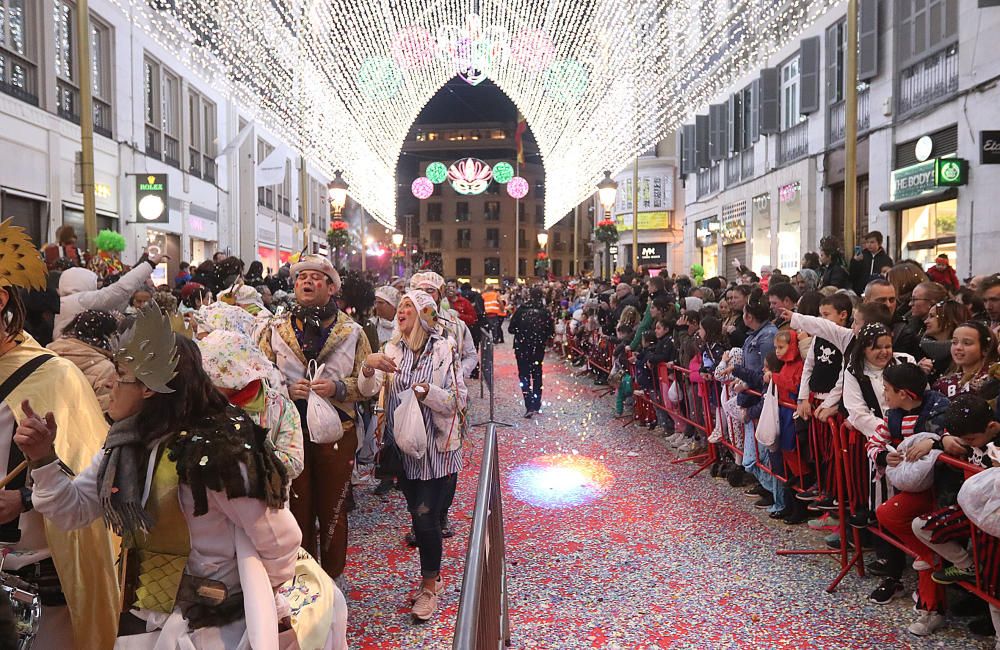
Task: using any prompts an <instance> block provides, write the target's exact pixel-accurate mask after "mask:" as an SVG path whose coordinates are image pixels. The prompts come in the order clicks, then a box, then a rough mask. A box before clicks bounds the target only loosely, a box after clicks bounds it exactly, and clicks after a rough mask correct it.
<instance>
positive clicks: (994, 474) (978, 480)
mask: <svg viewBox="0 0 1000 650" xmlns="http://www.w3.org/2000/svg"><path fill="white" fill-rule="evenodd" d="M958 505H959V506H961V508H962V512H964V513H965V516H966V517H968V518H969V520H970V521H971V522H972V523H974V524H975V525H976V526H977V527H978V528H979V529H980V530H981V531H983V532H984V533H986V534H987V535H992V536H993V537H1000V467H992V468H990V469H984V470H983V471H981V472H979V473H978V474H976V475H975V476H971V477H969V479H968V480H967V481H966V482H965V483H963V484H962V489H961V490H959V491H958Z"/></svg>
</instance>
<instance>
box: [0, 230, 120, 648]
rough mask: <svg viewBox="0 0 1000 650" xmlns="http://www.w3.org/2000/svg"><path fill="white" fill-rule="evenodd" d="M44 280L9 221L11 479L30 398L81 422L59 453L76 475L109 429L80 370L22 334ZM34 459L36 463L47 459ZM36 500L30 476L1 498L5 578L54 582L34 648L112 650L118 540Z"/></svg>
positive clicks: (4, 262) (5, 272) (5, 244)
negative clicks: (29, 296) (30, 296)
mask: <svg viewBox="0 0 1000 650" xmlns="http://www.w3.org/2000/svg"><path fill="white" fill-rule="evenodd" d="M75 270H79V271H85V269H75ZM45 282H46V268H45V263H44V262H43V261H42V258H41V257H40V255H39V253H38V251H37V250H36V249H35V247H34V246H32V244H31V241H30V240H29V239H28V237H27V235H26V234H25V233H24V231H23V230H22V229H21V228H18V227H16V226H13V225H11V223H10V221H6V222H4V223H3V224H0V330H2V331H0V383H6V382H13V386H12V387H11V389H10V391H9V392H7V394H6V395H3V396H2V402H0V421H4V422H6V423H7V424H5V425H4V426H0V436H5V437H6V439H7V442H6V443H5V444H4V445H2V446H3V448H4V449H7V451H5V452H4V456H3V457H0V464H2V465H3V466H5V467H6V468H7V469H6V471H5V472H12V473H13V470H16V469H17V468H18V466H19V463H20V462H21V460H22V459H24V458H25V455H22V454H21V452H20V451H19V450H18V448H17V447H16V446H14V445H13V444H12V441H11V437H12V434H13V431H14V425H16V424H18V423H21V422H23V421H24V420H25V419H26V418H27V417H28V416H29V415H30V413H29V412H28V411H26V410H25V409H24V407H23V404H25V403H27V402H29V401H30V402H31V404H33V405H34V407H35V408H36V409H37V410H38V412H39V413H43V414H46V418H47V419H48V420H49V421H52V422H58V423H59V424H61V425H63V426H70V425H72V427H73V432H72V434H71V435H63V436H60V437H59V439H58V440H56V441H55V452H56V453H58V455H59V458H60V459H61V460H62V463H63V466H64V467H65V468H67V469H69V470H72V471H74V472H80V471H83V469H84V468H86V467H87V465H88V464H89V463H90V461H91V459H92V458H93V457H94V455H95V454H96V453H98V452H99V450H100V449H101V443H102V442H103V441H104V436H105V433H106V432H107V429H108V427H107V424H106V423H105V421H104V415H103V413H102V412H101V407H100V405H99V404H98V402H97V397H96V396H95V395H94V391H93V389H92V388H91V387H90V384H89V383H88V382H87V380H86V378H84V376H83V374H82V373H81V372H80V370H79V369H78V368H77V367H76V366H75V365H74V364H73V363H72V362H71V361H69V360H67V359H62V358H60V357H55V356H53V355H52V354H51V353H50V352H49V351H48V350H46V349H45V348H43V347H41V346H40V345H38V342H37V341H35V339H33V338H32V337H31V336H30V335H29V334H27V333H25V332H24V331H23V330H22V326H23V323H24V317H25V310H24V305H23V303H22V302H21V298H20V295H19V292H18V288H22V289H37V288H40V287H44V286H45ZM39 364H40V365H39ZM19 374H23V376H22V377H21V378H20V381H18V380H17V379H18V378H17V377H16V375H19ZM56 388H57V389H56ZM26 456H27V459H26V460H27V461H28V463H29V465H34V464H35V463H36V461H38V460H39V459H38V458H34V457H32V456H31V455H30V454H27V455H26ZM23 469H24V468H23V467H21V470H23ZM35 487H36V488H37V486H35ZM33 499H34V494H33V489H32V487H30V482H29V481H27V479H26V476H25V472H23V471H22V472H21V473H20V474H19V475H16V476H15V478H14V479H13V480H12V481H11V482H10V483H8V485H7V488H6V490H3V491H0V503H2V504H3V506H4V507H3V508H2V511H3V512H4V513H6V518H7V519H8V521H6V522H0V523H3V524H6V525H5V526H0V530H2V531H3V534H4V535H5V536H7V539H5V540H4V541H5V542H9V543H5V544H4V546H6V547H8V548H9V549H10V552H9V553H8V554H7V555H6V560H5V563H4V571H5V572H7V573H13V574H19V575H22V576H23V577H24V578H25V579H27V580H29V581H31V582H33V583H39V582H41V581H42V580H43V581H44V583H45V584H46V588H45V589H44V591H43V592H42V594H41V595H42V606H43V610H42V617H41V628H40V630H39V635H38V637H36V639H35V641H34V645H35V647H38V648H94V649H95V650H104V649H108V648H111V647H112V646H113V645H114V638H115V630H116V628H117V626H118V613H119V605H118V603H119V594H118V584H117V581H116V579H115V575H116V571H115V553H116V551H115V545H116V544H115V541H114V540H113V538H112V536H111V535H110V534H109V533H108V530H107V529H106V528H105V526H104V525H103V523H101V522H94V523H93V524H92V525H89V526H85V527H81V528H80V529H78V530H74V531H71V532H65V531H63V530H61V529H59V528H58V527H56V526H54V525H53V524H52V523H51V522H50V521H48V520H46V519H43V518H42V516H41V515H40V514H39V513H38V512H37V511H35V510H34V502H33ZM39 577H41V578H42V580H39Z"/></svg>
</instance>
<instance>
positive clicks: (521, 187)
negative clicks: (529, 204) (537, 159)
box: [507, 176, 528, 199]
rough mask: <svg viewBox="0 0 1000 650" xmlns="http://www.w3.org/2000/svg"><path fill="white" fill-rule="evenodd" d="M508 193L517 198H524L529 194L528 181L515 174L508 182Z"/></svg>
mask: <svg viewBox="0 0 1000 650" xmlns="http://www.w3.org/2000/svg"><path fill="white" fill-rule="evenodd" d="M507 194H510V195H511V196H512V197H513V198H515V199H523V198H524V197H526V196H527V195H528V181H526V180H524V179H523V178H521V177H520V176H515V177H514V178H512V179H510V180H509V181H508V182H507Z"/></svg>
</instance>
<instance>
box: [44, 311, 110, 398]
mask: <svg viewBox="0 0 1000 650" xmlns="http://www.w3.org/2000/svg"><path fill="white" fill-rule="evenodd" d="M117 334H118V321H117V320H116V319H115V317H114V316H112V315H111V314H109V313H108V312H106V311H92V310H88V311H84V312H80V313H79V314H77V316H76V318H74V319H73V320H72V321H70V323H69V325H67V326H66V329H65V330H63V335H62V336H61V337H59V338H57V339H56V340H55V341H52V343H50V344H49V345H48V348H49V349H50V350H52V351H53V352H55V353H56V354H58V355H59V356H60V357H62V358H64V359H69V360H70V361H72V362H73V363H74V364H75V365H76V367H77V368H79V369H80V371H81V372H83V376H84V377H86V378H87V381H88V382H90V386H91V387H92V388H93V389H94V393H95V394H96V395H97V401H98V403H99V404H100V405H101V410H102V411H105V412H106V411H107V410H108V402H110V401H111V385H112V383H113V381H112V380H113V379H114V376H115V363H114V361H113V360H112V357H113V352H112V350H113V349H114V348H113V346H114V342H113V341H114V339H115V338H116V336H117Z"/></svg>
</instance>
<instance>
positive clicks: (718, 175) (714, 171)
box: [708, 163, 722, 192]
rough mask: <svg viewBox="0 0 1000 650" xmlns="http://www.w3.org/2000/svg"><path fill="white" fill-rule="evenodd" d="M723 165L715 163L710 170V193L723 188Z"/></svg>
mask: <svg viewBox="0 0 1000 650" xmlns="http://www.w3.org/2000/svg"><path fill="white" fill-rule="evenodd" d="M721 167H722V165H720V164H719V163H715V164H714V165H712V167H711V168H710V169H709V170H708V191H709V192H718V191H719V190H720V189H721V187H722V169H721Z"/></svg>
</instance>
